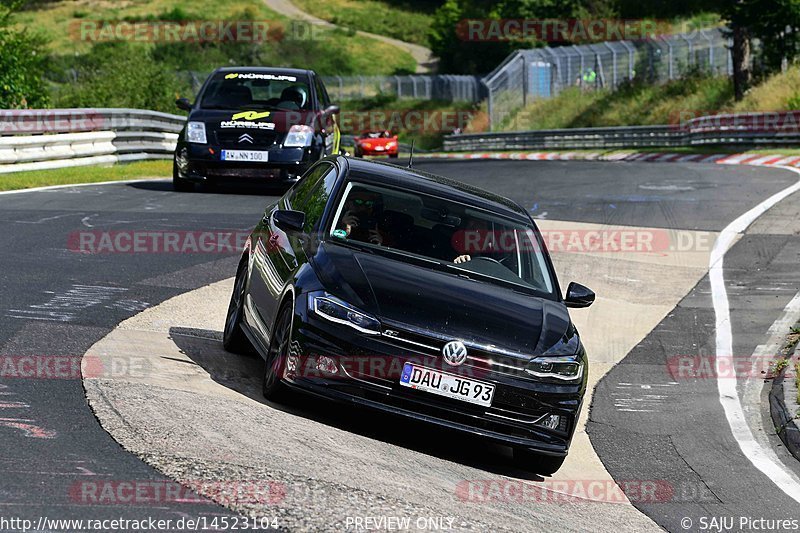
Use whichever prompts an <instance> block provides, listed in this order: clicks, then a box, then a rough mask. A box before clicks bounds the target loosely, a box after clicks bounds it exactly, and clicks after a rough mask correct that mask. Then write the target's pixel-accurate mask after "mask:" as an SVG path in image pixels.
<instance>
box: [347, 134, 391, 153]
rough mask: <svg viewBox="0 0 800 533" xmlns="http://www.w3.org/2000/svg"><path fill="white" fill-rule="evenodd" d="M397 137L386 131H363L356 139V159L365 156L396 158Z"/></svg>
mask: <svg viewBox="0 0 800 533" xmlns="http://www.w3.org/2000/svg"><path fill="white" fill-rule="evenodd" d="M397 149H398V143H397V135H392V134H391V133H389V132H388V131H365V132H364V133H362V134H361V135H360V136H358V137H356V150H355V155H356V157H364V156H365V155H388V156H389V157H397Z"/></svg>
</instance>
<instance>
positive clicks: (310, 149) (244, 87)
mask: <svg viewBox="0 0 800 533" xmlns="http://www.w3.org/2000/svg"><path fill="white" fill-rule="evenodd" d="M176 105H177V106H178V107H179V108H180V109H183V110H184V111H188V112H189V117H188V119H187V122H186V126H185V127H184V129H183V131H181V133H180V134H179V135H178V143H177V146H176V149H175V158H174V165H173V184H174V187H175V190H178V191H187V190H191V189H192V188H193V186H194V184H195V183H205V182H215V181H219V180H231V179H244V180H257V181H260V182H262V183H270V184H275V185H278V186H286V187H289V186H291V185H292V184H293V183H294V182H296V181H297V178H298V177H299V176H300V175H301V174H302V173H303V172H305V170H306V169H307V168H308V167H309V165H311V164H312V163H314V162H316V161H318V160H319V159H321V158H322V157H325V156H326V155H330V154H336V153H338V152H339V140H340V132H339V126H338V124H337V115H338V114H339V108H338V107H337V106H335V105H332V104H331V102H330V98H329V97H328V92H327V90H326V89H325V85H324V84H323V83H322V80H321V79H320V78H319V76H317V75H316V74H315V73H314V71H311V70H299V69H284V68H263V67H235V68H221V69H218V70H216V71H214V72H213V73H212V74H211V75H210V76H209V77H208V79H207V80H206V82H205V83H204V84H203V87H202V88H201V89H200V92H199V94H198V97H197V101H196V102H194V103H190V102H189V101H188V100H186V99H180V100H178V101H177V102H176Z"/></svg>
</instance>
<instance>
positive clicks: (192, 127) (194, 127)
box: [186, 122, 208, 144]
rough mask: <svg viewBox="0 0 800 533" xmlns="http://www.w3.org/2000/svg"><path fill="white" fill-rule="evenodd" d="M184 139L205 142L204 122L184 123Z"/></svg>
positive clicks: (206, 141) (191, 141)
mask: <svg viewBox="0 0 800 533" xmlns="http://www.w3.org/2000/svg"><path fill="white" fill-rule="evenodd" d="M186 140H187V141H189V142H190V143H198V144H207V143H208V139H207V138H206V125H205V123H204V122H189V124H187V125H186Z"/></svg>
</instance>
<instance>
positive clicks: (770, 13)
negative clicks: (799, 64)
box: [722, 0, 800, 72]
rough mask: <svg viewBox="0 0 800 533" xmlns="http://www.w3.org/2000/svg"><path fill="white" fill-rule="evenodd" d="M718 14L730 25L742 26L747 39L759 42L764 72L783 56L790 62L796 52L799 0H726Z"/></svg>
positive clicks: (774, 68)
mask: <svg viewBox="0 0 800 533" xmlns="http://www.w3.org/2000/svg"><path fill="white" fill-rule="evenodd" d="M722 15H723V18H724V19H725V20H726V21H728V22H729V23H730V24H731V26H734V27H735V26H738V27H740V28H746V29H747V30H748V33H749V34H750V37H751V38H755V39H758V40H760V41H761V58H762V61H761V63H762V65H763V66H764V67H765V70H766V71H767V72H775V71H777V70H779V69H780V68H781V62H782V60H783V59H784V58H787V59H788V60H790V61H791V60H793V59H795V58H796V57H797V55H798V54H800V0H738V1H736V2H726V3H725V4H724V7H723V9H722ZM787 28H789V29H790V31H787Z"/></svg>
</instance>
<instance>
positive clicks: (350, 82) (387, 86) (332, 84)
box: [322, 75, 487, 102]
mask: <svg viewBox="0 0 800 533" xmlns="http://www.w3.org/2000/svg"><path fill="white" fill-rule="evenodd" d="M322 80H323V81H324V82H325V87H327V89H328V93H329V94H330V96H331V98H332V99H334V100H354V99H358V98H368V97H371V96H377V95H390V96H394V97H397V98H414V99H419V100H443V101H447V102H459V101H461V102H479V101H481V100H483V99H484V98H486V94H487V93H486V88H485V86H484V85H483V83H482V82H481V79H480V77H478V76H463V75H433V76H426V75H410V76H322Z"/></svg>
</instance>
